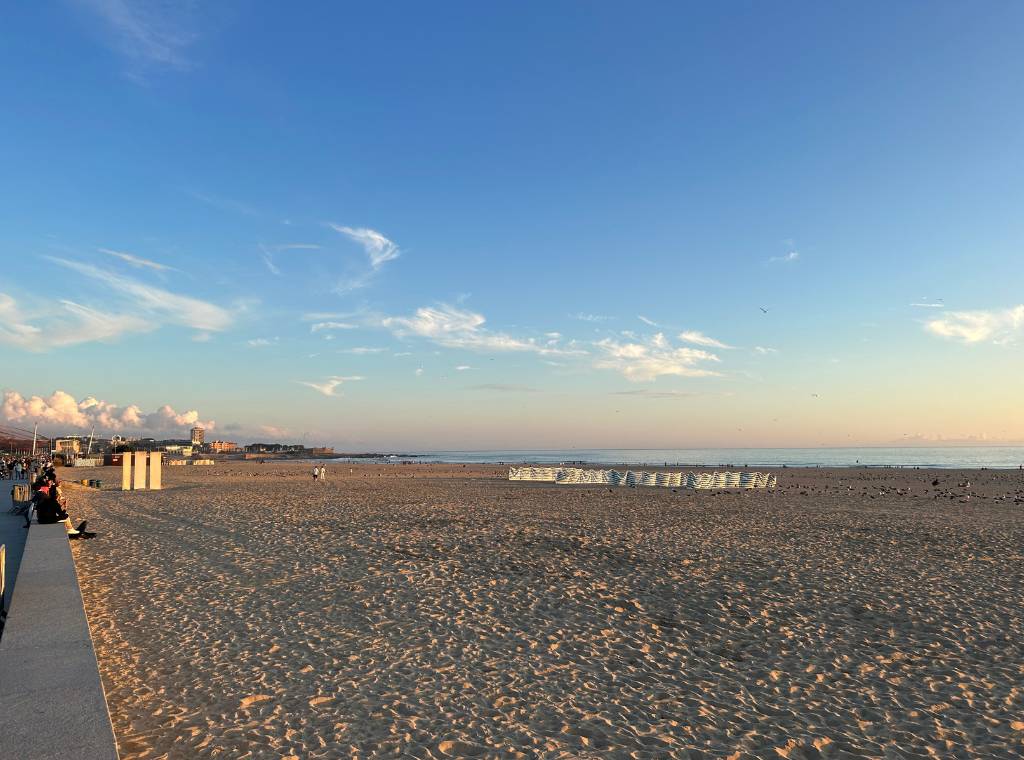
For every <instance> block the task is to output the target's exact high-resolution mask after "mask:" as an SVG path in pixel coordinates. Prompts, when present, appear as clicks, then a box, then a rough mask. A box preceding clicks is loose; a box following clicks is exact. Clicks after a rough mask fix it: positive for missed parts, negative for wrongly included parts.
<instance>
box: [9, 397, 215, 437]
mask: <svg viewBox="0 0 1024 760" xmlns="http://www.w3.org/2000/svg"><path fill="white" fill-rule="evenodd" d="M0 414H2V415H3V417H4V419H6V420H8V421H10V422H40V423H46V424H49V425H51V426H60V427H61V428H73V429H79V430H84V429H87V428H92V427H93V426H95V427H96V428H98V429H99V430H100V431H104V432H112V433H121V432H133V433H134V432H138V433H143V432H144V433H151V434H152V433H180V432H181V431H182V430H183V429H185V428H190V427H192V426H193V425H196V424H199V425H201V426H202V427H204V428H207V429H210V430H212V429H213V428H214V427H215V423H214V421H213V420H200V419H199V412H198V411H196V410H194V409H192V410H189V411H187V412H178V411H175V409H174V408H173V407H172V406H171V405H170V404H164V405H163V406H161V407H159V408H158V409H157V410H156V411H154V412H150V413H148V414H147V413H144V412H143V411H142V409H141V407H139V406H138V405H137V404H128V405H126V406H119V405H117V404H113V403H110V402H108V401H103V400H100V399H97V398H96V397H95V396H87V397H86V398H84V399H81V400H80V401H79V400H76V399H75V397H74V396H72V395H71V394H70V393H67V392H65V391H61V390H57V391H54V392H53V393H52V394H51V395H50V396H45V397H44V396H28V397H26V396H22V395H21V394H20V393H18V392H17V391H11V390H8V391H4V399H3V405H2V406H0Z"/></svg>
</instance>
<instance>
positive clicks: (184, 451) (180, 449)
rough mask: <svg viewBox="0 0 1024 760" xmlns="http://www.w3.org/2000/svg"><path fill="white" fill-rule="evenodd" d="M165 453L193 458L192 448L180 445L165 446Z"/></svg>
mask: <svg viewBox="0 0 1024 760" xmlns="http://www.w3.org/2000/svg"><path fill="white" fill-rule="evenodd" d="M164 451H166V452H167V453H168V454H181V455H182V456H183V457H190V456H192V447H191V446H185V445H182V444H180V443H170V444H168V445H166V446H164Z"/></svg>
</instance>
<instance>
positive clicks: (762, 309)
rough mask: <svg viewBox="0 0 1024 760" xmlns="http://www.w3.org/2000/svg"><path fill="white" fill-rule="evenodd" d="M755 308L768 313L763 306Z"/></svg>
mask: <svg viewBox="0 0 1024 760" xmlns="http://www.w3.org/2000/svg"><path fill="white" fill-rule="evenodd" d="M757 308H759V309H760V310H761V311H763V312H764V313H765V314H767V313H768V309H766V308H764V307H763V306H758V307H757Z"/></svg>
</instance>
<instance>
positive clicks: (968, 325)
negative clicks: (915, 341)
mask: <svg viewBox="0 0 1024 760" xmlns="http://www.w3.org/2000/svg"><path fill="white" fill-rule="evenodd" d="M1022 328H1024V304H1020V305H1018V306H1014V307H1012V308H1009V309H993V310H977V311H953V312H949V313H947V314H944V315H943V316H941V317H939V318H937V319H932V320H929V321H928V322H926V323H925V329H926V330H928V331H929V332H930V333H932V334H934V335H938V336H939V337H942V338H950V339H952V340H959V341H961V342H962V343H981V342H984V341H991V342H993V343H1000V344H1002V343H1011V342H1014V341H1015V339H1016V338H1017V336H1018V334H1019V333H1020V332H1021V329H1022Z"/></svg>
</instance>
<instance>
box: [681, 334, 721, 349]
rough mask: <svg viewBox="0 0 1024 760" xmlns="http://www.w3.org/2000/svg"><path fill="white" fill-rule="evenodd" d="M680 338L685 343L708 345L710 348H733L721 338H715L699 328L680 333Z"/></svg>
mask: <svg viewBox="0 0 1024 760" xmlns="http://www.w3.org/2000/svg"><path fill="white" fill-rule="evenodd" d="M679 340H681V341H683V343H693V344H694V345H697V346H708V347H709V348H732V346H727V345H726V344H725V343H722V341H720V340H715V339H714V338H711V337H709V336H707V335H705V334H704V333H702V332H700V331H698V330H684V331H683V332H681V333H679Z"/></svg>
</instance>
